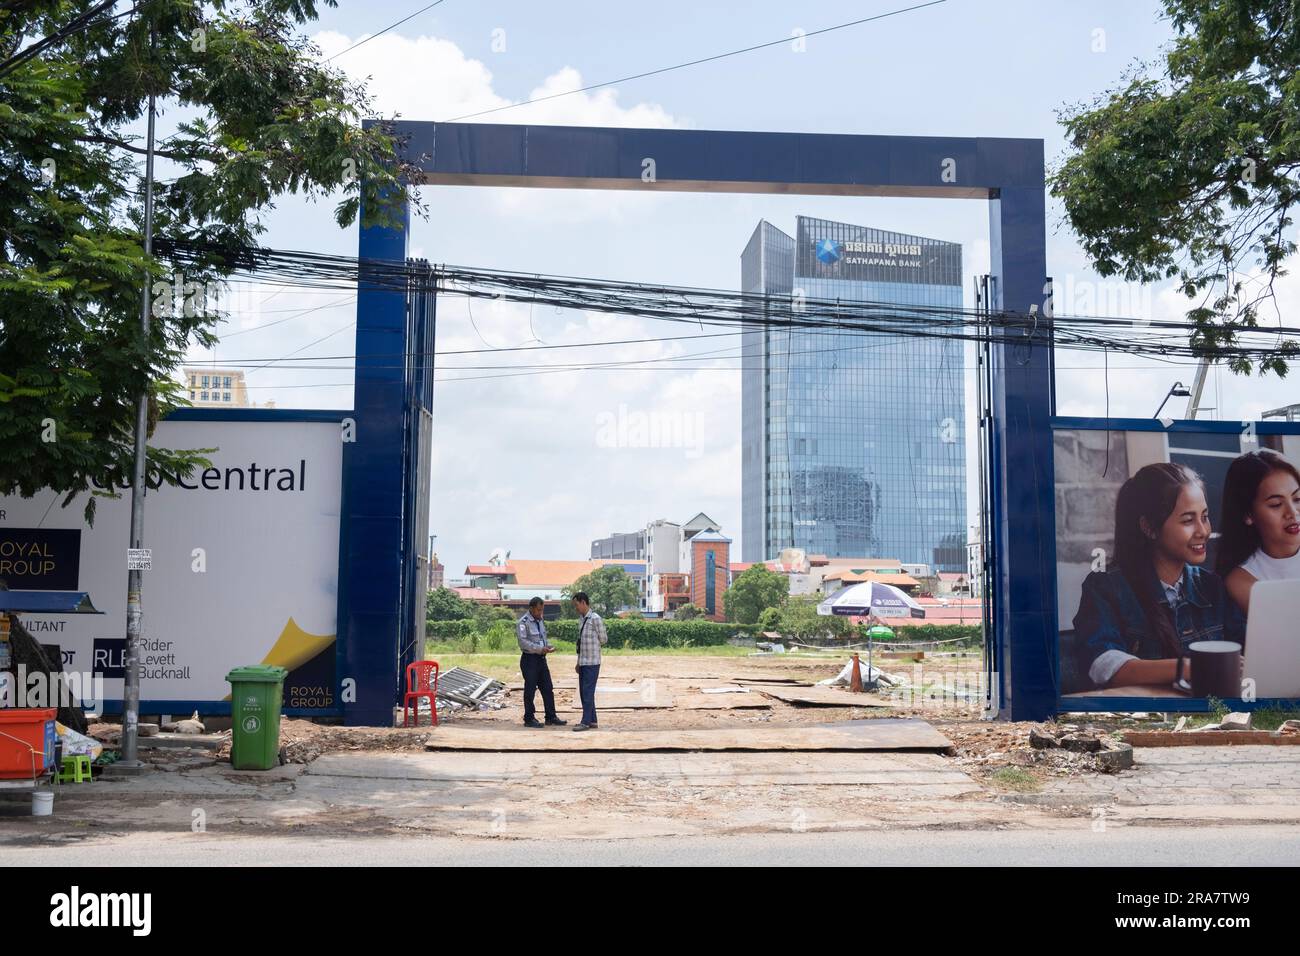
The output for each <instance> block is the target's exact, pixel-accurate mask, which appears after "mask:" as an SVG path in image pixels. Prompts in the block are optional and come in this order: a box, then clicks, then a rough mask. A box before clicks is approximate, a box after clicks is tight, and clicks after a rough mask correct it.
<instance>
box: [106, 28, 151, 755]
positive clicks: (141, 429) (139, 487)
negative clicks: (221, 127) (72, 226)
mask: <svg viewBox="0 0 1300 956" xmlns="http://www.w3.org/2000/svg"><path fill="white" fill-rule="evenodd" d="M149 46H150V49H151V50H152V48H153V42H152V37H150V44H149ZM155 113H156V111H155V104H154V94H153V92H152V91H151V92H150V93H149V135H148V146H147V148H146V150H145V160H144V254H145V257H146V258H148V257H151V256H152V255H153V154H154V120H155ZM146 268H147V267H146ZM149 285H150V283H149V273H148V272H147V271H146V272H145V278H144V290H143V292H142V293H141V295H140V341H141V343H142V344H143V345H144V347H145V348H148V344H149V307H150V297H149V291H150V289H149ZM148 433H149V382H148V379H147V378H146V380H145V381H144V382H143V383H142V384H141V386H140V398H139V404H138V407H137V408H136V415H135V467H134V469H133V470H132V474H131V550H130V552H129V553H128V558H127V568H128V570H127V594H126V648H125V651H124V653H123V655H122V656H123V692H122V759H121V760H120V761H118V762H117V763H116V764H115V765H114V766H115V767H116V768H118V770H119V771H120V772H123V773H139V772H141V771H143V770H145V769H146V766H145V765H144V764H142V763H141V762H140V759H139V756H138V755H137V741H138V733H139V728H140V631H141V619H142V618H143V616H144V608H143V602H142V596H143V591H144V571H143V570H142V568H143V566H144V565H145V563H146V562H145V561H144V560H143V557H144V556H143V554H142V552H143V549H144V496H145V490H146V489H145V480H146V478H147V476H148V467H147V464H148V457H147V456H148V437H149V435H148Z"/></svg>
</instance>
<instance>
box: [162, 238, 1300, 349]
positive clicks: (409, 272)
mask: <svg viewBox="0 0 1300 956" xmlns="http://www.w3.org/2000/svg"><path fill="white" fill-rule="evenodd" d="M159 254H160V255H166V256H169V257H171V258H172V259H173V261H174V262H176V263H177V264H178V265H180V266H182V267H184V266H185V265H186V264H189V263H203V264H206V265H211V264H213V263H214V262H215V263H217V264H218V265H219V266H222V267H224V268H225V269H227V270H233V271H236V272H241V273H244V274H247V275H249V276H253V277H256V278H257V280H258V281H259V282H261V283H263V284H267V285H274V284H276V283H283V284H294V285H300V286H303V287H311V288H339V287H342V286H346V285H355V286H356V287H357V288H358V289H359V290H360V291H362V292H364V291H366V290H367V289H372V290H380V291H382V290H387V291H401V292H404V293H411V292H416V291H421V290H422V291H426V292H433V291H436V292H437V293H439V294H441V295H457V296H464V297H467V298H477V299H491V300H496V301H502V302H515V303H520V304H538V305H542V306H548V305H549V306H552V307H555V308H559V309H578V310H585V311H589V312H602V313H609V314H622V315H636V316H640V317H643V318H646V319H652V320H656V321H664V322H678V323H685V324H690V325H692V326H699V327H700V328H701V329H703V328H704V327H706V326H711V327H714V328H729V329H733V330H747V331H758V330H763V331H766V332H767V333H769V334H771V333H781V332H798V333H806V332H817V333H826V334H832V333H852V334H861V333H872V332H874V333H883V334H888V335H896V336H906V337H912V338H922V339H935V338H937V339H954V340H964V341H974V342H990V341H991V342H995V343H997V344H1002V345H1017V346H1025V347H1033V346H1056V347H1062V348H1072V349H1081V350H1085V351H1089V350H1091V351H1107V352H1123V353H1127V354H1138V355H1158V356H1164V357H1190V358H1200V357H1202V356H1204V355H1206V354H1213V355H1214V356H1216V357H1219V358H1231V357H1242V358H1249V359H1261V358H1265V357H1269V356H1273V355H1277V354H1279V353H1280V354H1284V355H1294V354H1300V346H1298V345H1297V340H1300V328H1289V327H1281V326H1278V327H1272V328H1266V327H1244V328H1240V329H1237V330H1236V341H1235V342H1233V343H1230V344H1226V345H1216V346H1215V347H1214V348H1213V349H1208V348H1206V347H1205V346H1204V345H1203V344H1202V343H1200V342H1199V341H1198V339H1197V335H1198V334H1199V332H1200V330H1199V328H1198V327H1197V326H1196V325H1195V324H1192V323H1188V322H1159V323H1156V322H1150V321H1149V320H1139V319H1134V318H1132V317H1110V316H1067V315H1059V314H1058V315H1053V316H1048V315H1046V314H1042V313H1039V312H1036V311H1029V312H1016V311H1009V310H1002V311H996V312H992V313H985V312H983V311H980V310H975V309H964V308H961V307H958V306H921V305H899V304H898V303H894V302H885V301H862V300H844V299H839V300H828V299H812V298H807V299H802V298H796V297H793V296H780V295H770V294H761V293H742V292H736V291H732V290H723V289H706V288H692V287H685V286H669V285H661V284H650V283H640V282H625V281H616V280H606V279H593V278H582V277H572V276H549V275H538V274H533V273H517V272H508V271H503V270H492V269H478V268H469V267H464V266H449V265H439V266H436V267H435V266H430V265H428V264H427V263H417V262H395V261H392V260H363V259H355V258H350V257H346V256H332V255H324V254H319V253H309V252H300V251H286V250H275V249H263V248H254V247H241V248H239V249H235V250H222V249H219V248H216V247H202V246H195V245H190V244H170V245H168V247H167V248H166V249H160V253H159Z"/></svg>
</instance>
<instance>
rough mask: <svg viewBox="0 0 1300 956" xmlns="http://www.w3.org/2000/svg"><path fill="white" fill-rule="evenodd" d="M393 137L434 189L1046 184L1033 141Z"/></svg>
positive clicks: (607, 131) (485, 127) (461, 133)
mask: <svg viewBox="0 0 1300 956" xmlns="http://www.w3.org/2000/svg"><path fill="white" fill-rule="evenodd" d="M393 130H394V132H395V133H396V135H397V136H399V137H402V138H403V140H404V146H403V151H404V156H405V158H406V159H407V160H408V161H409V162H411V163H412V164H413V165H414V166H416V167H417V168H418V169H420V170H421V171H422V172H423V173H424V179H423V180H422V181H423V182H426V183H429V184H435V185H471V186H493V185H494V186H510V185H520V186H534V187H536V186H542V187H546V186H551V187H559V188H585V189H662V190H678V191H680V190H691V191H699V190H703V191H711V192H768V193H798V194H805V195H812V194H823V195H889V196H933V197H951V198H958V199H987V198H990V197H991V196H993V195H994V194H995V193H996V192H997V191H998V190H1001V189H1006V188H1009V187H1010V188H1014V187H1029V188H1033V189H1041V188H1042V187H1043V162H1042V149H1043V144H1042V140H1037V139H1003V138H993V137H953V136H861V135H849V134H827V133H766V132H738V131H727V130H680V129H615V128H599V127H582V126H528V125H496V124H483V123H427V122H416V121H403V120H398V121H396V122H395V123H393ZM648 160H649V161H653V173H654V177H653V180H648V179H647V171H648V169H649V168H650V167H649V164H648V163H647V161H648Z"/></svg>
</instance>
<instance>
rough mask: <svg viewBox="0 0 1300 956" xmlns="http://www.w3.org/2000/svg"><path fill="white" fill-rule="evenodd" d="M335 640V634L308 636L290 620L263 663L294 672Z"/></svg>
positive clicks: (228, 698) (226, 698) (227, 696)
mask: <svg viewBox="0 0 1300 956" xmlns="http://www.w3.org/2000/svg"><path fill="white" fill-rule="evenodd" d="M334 638H335V635H333V634H308V633H307V632H306V631H304V630H303V629H302V628H301V627H299V626H298V622H297V621H295V620H294V619H293V618H289V620H288V622H287V623H286V624H285V625H284V630H282V631H281V632H280V636H279V637H278V638H276V641H275V643H274V644H273V645H271V649H270V650H269V651H267V652H266V656H265V657H263V658H262V661H261V663H263V664H274V665H276V666H278V667H283V668H285V669H286V670H289V671H292V670H293V669H294V668H295V667H301V666H302V665H303V664H305V663H307V662H308V661H309V660H311V659H312V658H313V657H315V656H316V655H317V654H319V653H320V652H321V651H323V650H325V648H327V647H329V646H330V645H331V644H333V643H334ZM222 700H230V695H229V694H227V695H226V696H225V697H223V698H222Z"/></svg>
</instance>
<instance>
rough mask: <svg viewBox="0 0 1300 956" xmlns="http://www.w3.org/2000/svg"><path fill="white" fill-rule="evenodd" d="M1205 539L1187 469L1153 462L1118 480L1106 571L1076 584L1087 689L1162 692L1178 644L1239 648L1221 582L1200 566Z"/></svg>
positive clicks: (1234, 617)
mask: <svg viewBox="0 0 1300 956" xmlns="http://www.w3.org/2000/svg"><path fill="white" fill-rule="evenodd" d="M1209 540H1210V515H1209V509H1208V508H1207V506H1206V503H1205V485H1204V484H1203V483H1202V481H1201V476H1200V475H1198V474H1197V473H1196V472H1194V471H1192V469H1190V468H1188V467H1186V466H1185V465H1179V464H1174V463H1172V462H1160V463H1158V464H1154V465H1147V466H1146V467H1144V468H1142V469H1140V470H1139V471H1138V473H1137V474H1135V475H1134V476H1133V477H1132V478H1130V479H1129V480H1128V481H1126V482H1124V485H1123V486H1122V487H1121V488H1120V490H1119V498H1118V500H1117V501H1116V503H1115V552H1114V554H1113V555H1112V556H1111V562H1110V566H1109V567H1108V569H1107V570H1105V571H1094V572H1093V573H1092V574H1089V575H1088V577H1087V578H1085V579H1084V582H1083V593H1082V597H1081V599H1080V601H1079V611H1078V613H1077V614H1075V616H1074V631H1075V639H1076V641H1077V645H1076V647H1077V653H1078V660H1079V668H1080V670H1081V671H1082V672H1083V673H1086V674H1087V675H1088V678H1089V680H1090V681H1091V683H1092V684H1093V686H1094V687H1098V688H1101V687H1122V686H1129V685H1138V684H1154V685H1166V686H1168V685H1172V684H1173V683H1174V680H1175V671H1176V669H1177V666H1178V657H1179V656H1180V655H1181V654H1183V653H1184V652H1185V651H1186V650H1187V645H1189V644H1191V643H1192V642H1194V641H1213V640H1226V641H1237V642H1239V643H1240V642H1242V641H1244V638H1245V631H1246V622H1245V618H1244V617H1243V616H1242V614H1241V612H1240V611H1239V610H1238V609H1237V606H1236V604H1235V603H1234V602H1233V601H1231V600H1230V599H1229V598H1228V596H1227V592H1226V591H1225V590H1224V586H1223V579H1222V578H1220V577H1219V576H1218V575H1217V574H1215V573H1214V572H1213V571H1208V570H1206V569H1204V568H1202V567H1201V565H1202V564H1204V563H1205V556H1206V551H1205V548H1206V545H1207V544H1208V543H1209ZM1190 668H1191V664H1190V662H1189V661H1185V662H1184V669H1183V677H1184V678H1187V677H1188V676H1189V675H1190Z"/></svg>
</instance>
